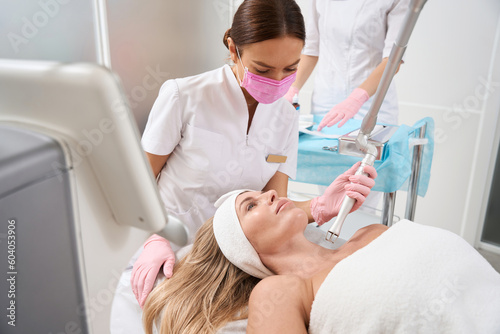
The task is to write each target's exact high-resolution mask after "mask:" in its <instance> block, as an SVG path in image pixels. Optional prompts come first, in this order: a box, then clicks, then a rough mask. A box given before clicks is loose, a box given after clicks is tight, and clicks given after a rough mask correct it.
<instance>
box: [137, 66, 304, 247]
mask: <svg viewBox="0 0 500 334" xmlns="http://www.w3.org/2000/svg"><path fill="white" fill-rule="evenodd" d="M247 126H248V108H247V104H246V100H245V98H244V95H243V92H242V91H241V88H240V85H239V83H238V81H237V79H236V77H235V76H234V74H233V72H232V70H231V68H230V67H229V66H228V65H225V66H223V67H221V68H218V69H216V70H213V71H210V72H206V73H203V74H200V75H196V76H192V77H187V78H182V79H175V80H168V81H167V82H165V83H164V84H163V86H162V87H161V90H160V93H159V96H158V98H157V100H156V102H155V103H154V106H153V109H152V110H151V113H150V115H149V119H148V123H147V125H146V129H145V131H144V134H143V137H142V145H143V148H144V150H145V151H146V152H149V153H152V154H156V155H166V154H170V157H169V159H168V161H167V164H166V166H165V168H163V170H162V171H161V173H160V179H159V181H158V186H159V191H160V195H161V197H162V199H163V202H164V204H165V207H166V209H167V211H168V212H169V213H172V214H174V215H176V216H178V217H179V219H181V221H183V222H184V223H185V224H186V225H187V227H188V229H189V231H190V238H191V240H190V241H192V239H193V238H194V235H195V233H196V231H197V230H198V228H199V227H200V226H201V225H202V224H203V223H204V222H205V220H207V219H208V218H210V217H212V216H213V214H214V213H215V208H214V205H213V204H214V203H215V201H216V200H217V199H218V198H219V197H220V196H221V195H223V194H225V193H226V192H228V191H230V190H234V189H240V188H249V189H256V190H260V189H262V188H264V186H265V185H266V184H267V182H268V181H269V180H270V179H271V177H272V176H273V175H274V174H275V173H276V172H277V171H280V172H282V173H284V174H287V175H288V176H289V177H291V178H295V174H296V168H297V149H298V148H297V145H298V113H297V111H295V109H294V108H293V107H292V105H291V104H290V103H288V101H286V100H285V99H283V98H281V99H278V101H276V102H274V103H271V104H261V103H260V104H259V105H258V106H257V110H256V111H255V115H254V117H253V120H252V125H251V127H250V130H249V133H248V135H247V133H246V132H247ZM269 154H273V155H281V156H286V157H287V160H286V162H285V163H269V162H267V161H266V157H267V156H268V155H269Z"/></svg>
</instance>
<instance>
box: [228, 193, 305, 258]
mask: <svg viewBox="0 0 500 334" xmlns="http://www.w3.org/2000/svg"><path fill="white" fill-rule="evenodd" d="M236 213H237V215H238V219H239V221H240V224H241V228H242V229H243V232H244V233H245V236H246V237H247V239H248V240H249V241H250V243H251V244H252V246H253V247H254V248H255V250H256V251H257V253H259V254H271V253H273V252H274V251H276V250H278V249H279V247H280V246H281V245H283V244H284V243H286V242H287V241H289V240H290V239H291V238H292V237H293V236H294V235H297V234H300V235H302V234H303V233H304V229H305V228H306V226H307V223H308V220H307V214H306V213H305V212H304V210H302V209H300V208H297V207H296V206H295V205H294V204H293V202H292V201H291V200H289V199H288V198H286V197H281V198H280V197H278V194H277V193H276V191H274V190H270V191H267V192H265V193H263V192H260V191H254V192H245V193H242V194H240V195H238V197H237V198H236Z"/></svg>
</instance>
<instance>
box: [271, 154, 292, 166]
mask: <svg viewBox="0 0 500 334" xmlns="http://www.w3.org/2000/svg"><path fill="white" fill-rule="evenodd" d="M286 158H287V157H286V155H276V154H269V155H268V156H267V158H266V161H267V162H277V163H280V164H282V163H285V162H286Z"/></svg>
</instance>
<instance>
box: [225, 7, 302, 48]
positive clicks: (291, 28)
mask: <svg viewBox="0 0 500 334" xmlns="http://www.w3.org/2000/svg"><path fill="white" fill-rule="evenodd" d="M284 36H291V37H296V38H299V39H301V40H302V41H305V39H306V31H305V26H304V18H303V16H302V13H301V11H300V7H299V6H298V5H297V3H296V2H295V1H294V0H245V1H243V3H242V4H241V5H240V7H238V10H237V11H236V13H235V14H234V19H233V24H232V26H231V28H230V29H228V30H227V31H226V33H225V34H224V39H223V42H224V45H225V46H226V47H227V48H229V46H228V43H227V38H228V37H231V39H232V40H233V42H234V43H235V44H236V46H238V48H239V49H240V52H242V49H243V48H244V46H245V45H247V44H252V43H258V42H263V41H266V40H268V39H274V38H279V37H284Z"/></svg>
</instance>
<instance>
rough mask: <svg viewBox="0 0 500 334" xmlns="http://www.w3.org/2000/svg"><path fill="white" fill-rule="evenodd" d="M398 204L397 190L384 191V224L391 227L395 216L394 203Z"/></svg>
mask: <svg viewBox="0 0 500 334" xmlns="http://www.w3.org/2000/svg"><path fill="white" fill-rule="evenodd" d="M395 204H396V192H392V193H384V207H383V208H382V224H384V225H385V226H388V227H391V226H392V220H393V218H394V205H395Z"/></svg>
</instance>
